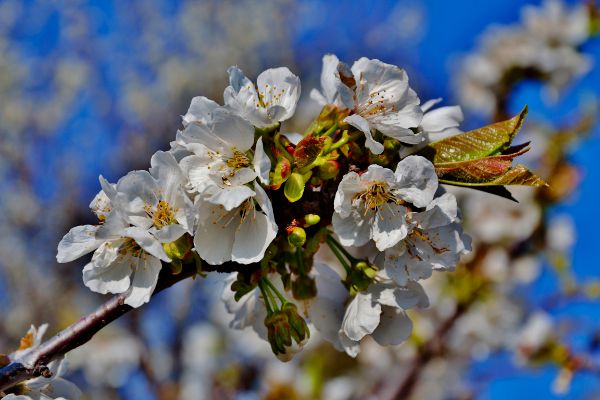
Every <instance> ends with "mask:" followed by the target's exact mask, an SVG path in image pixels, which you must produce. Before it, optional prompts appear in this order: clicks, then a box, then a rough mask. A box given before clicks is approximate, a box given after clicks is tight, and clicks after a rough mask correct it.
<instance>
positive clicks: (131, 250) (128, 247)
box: [119, 238, 144, 258]
mask: <svg viewBox="0 0 600 400" xmlns="http://www.w3.org/2000/svg"><path fill="white" fill-rule="evenodd" d="M143 252H144V250H143V249H142V248H141V247H140V245H139V244H137V242H136V241H135V240H133V239H132V238H125V239H124V241H123V243H122V244H121V245H120V246H119V254H121V255H127V254H129V255H131V256H133V257H137V258H139V257H141V256H142V253H143Z"/></svg>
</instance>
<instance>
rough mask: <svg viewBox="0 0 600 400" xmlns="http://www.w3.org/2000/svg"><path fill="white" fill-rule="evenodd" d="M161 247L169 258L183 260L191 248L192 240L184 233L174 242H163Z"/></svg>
mask: <svg viewBox="0 0 600 400" xmlns="http://www.w3.org/2000/svg"><path fill="white" fill-rule="evenodd" d="M162 247H163V249H164V250H165V253H167V256H169V258H170V259H171V260H183V259H184V258H185V257H186V256H187V254H188V252H189V251H190V250H191V249H192V241H191V240H190V237H189V235H187V234H186V235H183V236H182V237H180V238H179V239H177V240H176V241H174V242H170V243H163V244H162Z"/></svg>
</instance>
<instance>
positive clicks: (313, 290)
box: [292, 275, 317, 300]
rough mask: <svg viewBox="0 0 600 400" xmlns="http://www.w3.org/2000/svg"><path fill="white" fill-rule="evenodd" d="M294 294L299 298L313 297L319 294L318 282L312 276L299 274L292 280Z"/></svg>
mask: <svg viewBox="0 0 600 400" xmlns="http://www.w3.org/2000/svg"><path fill="white" fill-rule="evenodd" d="M292 295H293V296H294V298H295V299H297V300H308V299H312V298H313V297H315V296H316V295H317V283H316V282H315V280H314V279H313V278H311V277H310V276H306V275H299V276H298V277H297V278H296V279H295V280H293V281H292Z"/></svg>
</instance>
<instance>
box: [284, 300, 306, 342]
mask: <svg viewBox="0 0 600 400" xmlns="http://www.w3.org/2000/svg"><path fill="white" fill-rule="evenodd" d="M281 311H283V312H284V313H285V314H286V315H287V318H288V323H289V325H290V327H291V335H292V338H293V339H294V341H295V342H296V343H298V344H299V345H303V344H304V342H305V341H306V340H307V339H308V338H309V337H310V331H309V329H308V325H306V321H304V318H302V317H301V316H300V315H298V309H297V308H296V305H294V304H292V303H285V304H284V305H283V307H282V308H281Z"/></svg>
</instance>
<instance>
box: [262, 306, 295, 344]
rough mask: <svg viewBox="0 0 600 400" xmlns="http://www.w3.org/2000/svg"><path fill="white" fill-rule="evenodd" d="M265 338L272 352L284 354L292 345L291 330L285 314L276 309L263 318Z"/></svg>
mask: <svg viewBox="0 0 600 400" xmlns="http://www.w3.org/2000/svg"><path fill="white" fill-rule="evenodd" d="M265 326H266V327H267V338H268V340H269V344H270V345H271V350H273V353H274V354H276V355H277V354H284V353H285V352H286V347H291V346H292V332H291V327H290V324H289V322H288V317H287V315H286V314H285V313H284V312H282V311H276V312H274V313H272V314H270V315H267V317H266V318H265Z"/></svg>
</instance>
